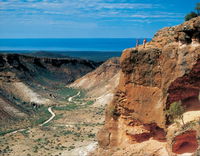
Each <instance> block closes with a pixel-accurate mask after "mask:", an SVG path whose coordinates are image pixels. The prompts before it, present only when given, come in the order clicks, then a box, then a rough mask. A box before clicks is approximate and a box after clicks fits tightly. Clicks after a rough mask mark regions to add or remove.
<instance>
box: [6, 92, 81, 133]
mask: <svg viewBox="0 0 200 156" xmlns="http://www.w3.org/2000/svg"><path fill="white" fill-rule="evenodd" d="M80 93H81V92H80V91H79V92H78V93H77V94H76V95H74V96H71V97H69V98H68V101H69V102H71V101H72V99H73V98H75V97H76V96H79V95H80ZM48 111H49V113H51V117H50V118H49V119H48V120H46V121H45V122H43V123H42V124H40V126H44V125H45V124H47V123H49V122H50V121H51V120H53V118H54V117H55V116H56V114H55V113H54V112H53V111H52V107H49V108H48ZM29 128H30V127H29ZM29 128H26V129H19V130H16V131H13V132H10V133H7V134H6V135H8V134H15V133H17V132H22V131H24V130H28V129H29Z"/></svg>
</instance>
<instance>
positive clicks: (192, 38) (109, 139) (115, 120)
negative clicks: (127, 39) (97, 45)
mask: <svg viewBox="0 0 200 156" xmlns="http://www.w3.org/2000/svg"><path fill="white" fill-rule="evenodd" d="M199 60H200V17H197V18H194V19H192V20H190V21H188V22H185V23H183V24H181V25H179V26H174V27H168V28H164V29H161V30H160V31H158V32H157V33H156V34H155V36H154V38H153V39H152V41H151V42H149V43H147V45H146V46H145V48H144V47H143V46H139V47H136V48H130V49H126V50H124V51H123V54H122V56H121V59H120V62H121V69H122V72H121V74H120V82H119V85H118V87H117V89H116V92H115V96H114V99H113V101H112V102H111V103H110V105H109V106H108V107H107V111H106V121H105V125H104V128H103V129H102V130H101V131H100V132H99V133H98V139H99V149H98V150H97V152H96V153H97V155H102V153H104V154H105V155H108V154H111V153H112V154H113V155H115V154H116V153H118V154H119V153H120V152H119V151H121V155H123V154H122V153H123V152H125V153H127V154H126V155H131V154H132V155H166V154H168V155H173V154H178V153H181V152H175V151H179V149H180V148H181V147H182V146H184V148H186V149H187V148H188V149H192V150H186V152H196V151H197V147H198V146H199V143H198V141H197V139H196V138H197V137H196V136H194V135H193V134H194V133H193V131H197V136H198V135H199V125H198V124H199V121H198V120H199V118H200V113H197V114H199V115H197V116H196V117H195V121H192V122H195V125H196V126H191V125H190V126H189V127H187V131H189V132H191V133H190V135H188V137H187V136H186V137H185V134H184V135H181V136H183V137H179V136H177V133H176V131H175V130H174V129H176V128H177V127H178V126H177V125H176V124H175V123H170V122H169V121H168V116H167V115H166V110H167V109H169V107H170V104H171V103H173V102H175V101H181V103H182V105H183V106H186V112H185V113H186V114H187V113H188V112H189V113H190V114H191V113H193V112H191V111H194V112H198V111H199V110H200V108H199V105H200V103H199V99H200V97H199V94H200V66H199ZM194 114H195V113H194ZM184 117H186V116H184ZM189 122H191V120H188V123H186V125H189ZM175 127H176V128H175ZM185 129H186V128H185V127H184V126H180V127H179V128H178V129H176V130H178V131H185ZM187 134H188V133H187ZM169 136H170V137H169ZM179 138H182V139H179ZM188 138H189V139H188ZM151 140H155V141H154V144H156V142H160V146H158V148H152V149H150V150H149V151H145V152H142V151H141V148H140V147H141V146H143V145H145V146H144V148H145V147H149V146H150V145H149V143H152V141H151ZM172 140H175V142H176V143H175V144H174V146H173V147H172V146H171V144H172ZM176 140H181V141H176ZM187 140H192V141H187ZM184 142H186V143H184ZM161 143H162V144H161ZM182 144H184V145H182ZM137 145H138V146H137ZM161 145H162V146H161ZM136 146H137V148H131V147H136ZM186 146H188V147H186ZM120 149H121V150H120ZM159 151H160V152H159ZM180 151H182V150H181V149H180ZM100 153H101V154H100ZM158 153H159V154H158ZM164 153H165V154H164ZM182 153H185V152H182Z"/></svg>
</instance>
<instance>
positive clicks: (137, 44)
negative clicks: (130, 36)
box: [136, 39, 139, 47]
mask: <svg viewBox="0 0 200 156" xmlns="http://www.w3.org/2000/svg"><path fill="white" fill-rule="evenodd" d="M138 46H139V40H138V39H137V40H136V47H138Z"/></svg>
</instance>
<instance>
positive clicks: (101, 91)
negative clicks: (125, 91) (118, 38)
mask: <svg viewBox="0 0 200 156" xmlns="http://www.w3.org/2000/svg"><path fill="white" fill-rule="evenodd" d="M119 73H120V65H119V58H111V59H109V60H108V61H106V62H105V63H103V64H102V65H101V66H99V67H98V68H97V69H96V70H94V71H92V72H90V73H88V74H86V75H85V76H83V77H81V78H80V79H78V80H76V81H75V82H74V83H72V84H70V87H74V88H82V89H85V90H87V94H88V96H91V97H93V98H95V99H96V102H95V104H94V106H97V105H103V106H105V104H107V103H109V102H111V100H112V98H113V94H114V90H115V88H116V87H117V85H118V83H119Z"/></svg>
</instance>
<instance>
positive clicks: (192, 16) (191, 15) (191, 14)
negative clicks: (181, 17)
mask: <svg viewBox="0 0 200 156" xmlns="http://www.w3.org/2000/svg"><path fill="white" fill-rule="evenodd" d="M197 16H198V15H197V14H196V13H195V12H193V11H192V12H190V13H189V14H187V15H186V16H185V21H189V20H190V19H192V18H194V17H197Z"/></svg>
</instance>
